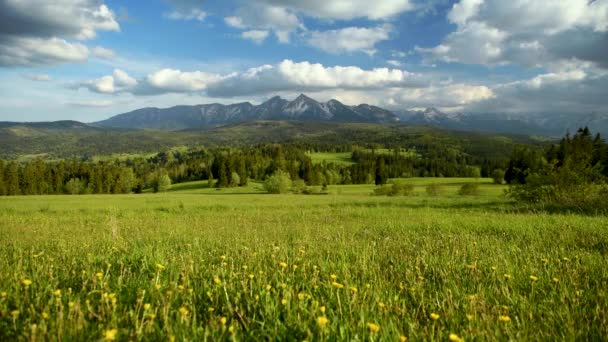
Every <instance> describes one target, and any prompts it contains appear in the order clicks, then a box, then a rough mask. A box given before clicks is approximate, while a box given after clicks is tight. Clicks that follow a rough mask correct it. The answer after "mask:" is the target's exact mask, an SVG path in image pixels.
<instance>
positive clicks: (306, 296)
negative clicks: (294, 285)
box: [298, 292, 308, 300]
mask: <svg viewBox="0 0 608 342" xmlns="http://www.w3.org/2000/svg"><path fill="white" fill-rule="evenodd" d="M306 298H308V295H307V294H306V293H302V292H300V293H298V299H299V300H305V299H306Z"/></svg>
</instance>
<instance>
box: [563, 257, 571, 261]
mask: <svg viewBox="0 0 608 342" xmlns="http://www.w3.org/2000/svg"><path fill="white" fill-rule="evenodd" d="M562 260H564V261H570V258H567V257H563V258H562Z"/></svg>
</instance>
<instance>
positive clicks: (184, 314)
mask: <svg viewBox="0 0 608 342" xmlns="http://www.w3.org/2000/svg"><path fill="white" fill-rule="evenodd" d="M179 313H180V314H182V316H188V314H189V313H190V311H188V309H186V308H185V307H183V306H182V307H180V308H179Z"/></svg>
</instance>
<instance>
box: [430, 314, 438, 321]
mask: <svg viewBox="0 0 608 342" xmlns="http://www.w3.org/2000/svg"><path fill="white" fill-rule="evenodd" d="M430 317H431V319H432V320H433V321H436V320H438V319H439V315H438V314H436V313H432V314H431V316H430Z"/></svg>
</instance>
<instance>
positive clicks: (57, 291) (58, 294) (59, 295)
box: [53, 290, 61, 297]
mask: <svg viewBox="0 0 608 342" xmlns="http://www.w3.org/2000/svg"><path fill="white" fill-rule="evenodd" d="M53 294H54V295H55V296H57V297H61V290H55V291H53Z"/></svg>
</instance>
